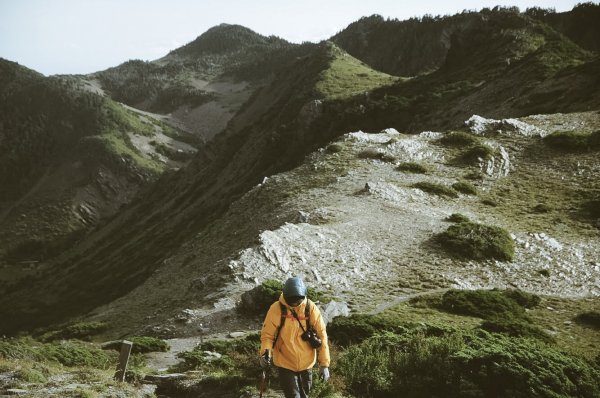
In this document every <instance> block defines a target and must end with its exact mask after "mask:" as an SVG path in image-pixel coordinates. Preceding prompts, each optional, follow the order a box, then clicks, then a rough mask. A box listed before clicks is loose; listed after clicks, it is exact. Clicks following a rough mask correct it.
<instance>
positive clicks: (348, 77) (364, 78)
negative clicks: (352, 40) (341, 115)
mask: <svg viewBox="0 0 600 398" xmlns="http://www.w3.org/2000/svg"><path fill="white" fill-rule="evenodd" d="M329 51H330V53H331V55H332V56H333V59H332V60H331V61H330V64H329V67H328V68H327V69H325V70H324V71H323V72H321V75H320V78H319V81H318V82H317V84H316V87H315V88H316V90H317V92H318V93H319V94H320V95H321V96H322V97H323V99H325V100H332V99H343V98H349V97H352V96H355V95H359V94H363V93H365V92H369V91H371V90H373V89H376V88H379V87H382V86H386V85H389V84H392V83H394V82H395V81H396V80H398V78H395V77H393V76H390V75H388V74H385V73H381V72H377V71H375V70H373V69H371V68H369V67H368V66H367V65H365V64H364V63H363V62H361V61H359V60H357V59H356V58H354V57H352V56H351V55H349V54H348V53H346V52H344V51H343V50H341V49H339V48H338V47H336V46H335V45H333V44H332V45H331V49H330V50H329Z"/></svg>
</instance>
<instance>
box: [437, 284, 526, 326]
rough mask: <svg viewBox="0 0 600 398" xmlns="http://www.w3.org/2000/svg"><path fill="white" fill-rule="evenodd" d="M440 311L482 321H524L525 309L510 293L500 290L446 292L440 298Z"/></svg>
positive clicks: (453, 290) (452, 290)
mask: <svg viewBox="0 0 600 398" xmlns="http://www.w3.org/2000/svg"><path fill="white" fill-rule="evenodd" d="M440 309H441V310H444V311H447V312H451V313H453V314H459V315H468V316H476V317H479V318H482V319H487V320H491V319H499V318H501V319H505V320H512V319H526V316H525V307H524V306H522V305H521V304H519V302H517V301H516V300H515V299H513V297H511V293H507V292H506V291H501V290H455V289H451V290H448V291H447V292H446V293H444V295H443V296H442V300H441V302H440Z"/></svg>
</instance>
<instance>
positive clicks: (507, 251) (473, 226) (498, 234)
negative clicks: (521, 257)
mask: <svg viewBox="0 0 600 398" xmlns="http://www.w3.org/2000/svg"><path fill="white" fill-rule="evenodd" d="M436 240H437V241H438V242H439V243H440V244H441V245H442V247H443V248H444V249H446V250H447V251H448V252H450V253H452V254H454V255H457V256H460V257H463V258H468V259H473V260H485V259H498V260H504V261H512V259H513V257H514V255H515V243H514V241H513V240H512V238H511V236H510V234H509V233H508V232H507V231H506V230H504V229H502V228H500V227H495V226H490V225H483V224H477V223H474V222H470V221H463V222H460V223H457V224H454V225H451V226H450V227H449V228H448V229H447V230H446V231H445V232H442V233H441V234H438V235H437V237H436Z"/></svg>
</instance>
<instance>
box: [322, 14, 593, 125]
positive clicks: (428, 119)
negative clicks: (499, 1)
mask: <svg viewBox="0 0 600 398" xmlns="http://www.w3.org/2000/svg"><path fill="white" fill-rule="evenodd" d="M427 23H428V22H427ZM598 65H599V59H598V54H597V53H594V52H589V51H586V50H583V49H582V48H580V47H579V46H577V45H576V44H575V43H573V42H572V41H571V40H569V39H568V38H567V37H565V36H564V35H561V34H560V33H558V32H556V31H555V30H553V29H552V28H551V27H549V26H548V25H546V24H544V23H542V22H540V21H537V20H534V19H532V18H530V17H528V16H527V15H524V14H520V13H518V12H514V11H510V10H498V11H490V12H487V13H476V14H474V15H472V16H471V17H470V22H469V24H467V25H465V27H464V28H460V29H457V30H456V31H455V32H454V33H453V34H452V35H451V37H450V47H449V48H448V51H447V53H446V56H445V58H444V61H443V63H442V64H440V65H439V66H438V67H437V69H436V70H435V71H433V72H431V73H428V74H423V75H420V76H417V77H414V78H412V79H409V80H404V81H401V82H398V83H397V84H395V85H394V86H393V87H387V88H383V89H381V90H376V91H373V92H371V93H370V95H369V97H368V98H356V99H355V100H354V104H353V105H351V106H350V105H349V104H348V103H347V102H343V103H340V104H339V105H334V104H332V107H331V108H328V107H325V108H324V113H325V114H328V113H330V121H331V123H332V125H331V126H330V127H328V128H335V129H341V130H347V129H356V128H361V129H366V130H371V131H373V130H375V131H376V130H377V129H381V128H385V127H386V126H396V127H397V128H402V129H409V130H413V131H418V130H420V129H423V128H432V129H435V128H450V127H454V128H458V127H459V126H460V125H461V124H462V122H463V121H464V120H466V119H468V118H469V117H470V116H471V115H472V114H474V113H478V114H485V115H488V116H490V117H502V116H504V115H512V116H521V115H527V114H532V113H541V112H545V113H552V112H558V111H577V110H589V109H595V108H596V107H598V105H599V104H600V95H599V94H598V91H597V90H596V88H598V87H599V86H600V81H599V75H598V73H597V72H598ZM342 111H343V112H344V113H345V115H346V118H345V119H342V118H339V117H337V116H335V115H338V114H339V112H342ZM351 115H352V116H351ZM330 121H327V123H329V122H330Z"/></svg>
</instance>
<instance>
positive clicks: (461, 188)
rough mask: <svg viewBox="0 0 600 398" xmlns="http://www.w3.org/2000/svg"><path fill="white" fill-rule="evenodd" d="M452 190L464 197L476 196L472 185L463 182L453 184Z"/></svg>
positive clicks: (475, 190)
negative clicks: (462, 194)
mask: <svg viewBox="0 0 600 398" xmlns="http://www.w3.org/2000/svg"><path fill="white" fill-rule="evenodd" d="M452 188H454V189H455V190H456V191H458V192H460V193H464V194H465V195H477V189H476V188H475V187H474V186H473V185H472V184H469V183H468V182H465V181H458V182H455V183H454V184H452Z"/></svg>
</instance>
